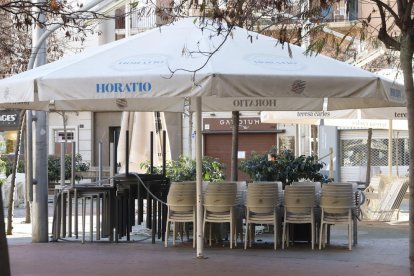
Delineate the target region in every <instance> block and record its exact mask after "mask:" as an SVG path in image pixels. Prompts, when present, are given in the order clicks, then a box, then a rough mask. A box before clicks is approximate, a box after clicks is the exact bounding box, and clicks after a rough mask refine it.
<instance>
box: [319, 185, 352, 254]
mask: <svg viewBox="0 0 414 276" xmlns="http://www.w3.org/2000/svg"><path fill="white" fill-rule="evenodd" d="M355 200H356V198H355V191H354V190H353V187H352V184H346V183H341V184H340V183H333V184H326V185H324V186H323V188H322V192H321V197H320V207H321V225H320V234H319V249H321V248H322V247H325V239H326V227H327V225H335V224H346V225H348V247H349V250H352V233H353V223H354V218H353V211H354V210H355V207H356V201H355Z"/></svg>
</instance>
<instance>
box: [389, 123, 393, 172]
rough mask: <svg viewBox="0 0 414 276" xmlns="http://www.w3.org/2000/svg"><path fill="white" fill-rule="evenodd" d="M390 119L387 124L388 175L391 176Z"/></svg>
mask: <svg viewBox="0 0 414 276" xmlns="http://www.w3.org/2000/svg"><path fill="white" fill-rule="evenodd" d="M392 132H393V130H392V120H389V126H388V176H392V163H393V162H392Z"/></svg>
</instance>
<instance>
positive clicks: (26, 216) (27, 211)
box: [21, 112, 32, 223]
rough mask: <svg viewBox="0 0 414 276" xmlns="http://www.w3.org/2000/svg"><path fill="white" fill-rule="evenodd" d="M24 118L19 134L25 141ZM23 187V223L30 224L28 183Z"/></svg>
mask: <svg viewBox="0 0 414 276" xmlns="http://www.w3.org/2000/svg"><path fill="white" fill-rule="evenodd" d="M25 114H26V112H25ZM24 118H25V119H24V121H23V125H22V130H21V133H22V137H26V139H27V136H26V131H27V130H26V120H27V117H26V116H24ZM25 145H26V144H25ZM26 152H27V148H26V146H25V153H26ZM24 160H25V162H26V160H27V159H26V158H25V159H24ZM25 168H27V166H25ZM25 173H27V171H25ZM25 179H26V178H25ZM24 187H25V193H24V201H25V202H24V204H25V207H26V210H25V211H26V212H25V220H24V223H30V222H31V221H32V219H31V214H30V199H29V192H28V191H29V189H28V183H25V185H24Z"/></svg>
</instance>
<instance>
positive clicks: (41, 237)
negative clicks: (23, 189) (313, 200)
mask: <svg viewBox="0 0 414 276" xmlns="http://www.w3.org/2000/svg"><path fill="white" fill-rule="evenodd" d="M32 1H33V3H35V4H36V3H38V4H40V5H42V3H44V2H45V0H32ZM35 13H36V14H38V19H39V22H46V15H45V14H44V13H43V12H42V11H41V10H39V9H36V10H35ZM35 26H36V27H35V28H34V30H33V45H37V42H38V41H40V38H41V37H42V35H43V34H44V33H45V28H39V27H38V24H35ZM34 52H36V53H37V56H36V55H34V57H36V59H34V58H31V59H30V61H31V62H33V63H32V64H36V66H41V65H43V64H46V43H45V42H44V41H43V42H41V44H39V45H38V47H35V48H34V49H32V53H34ZM34 61H36V62H34ZM31 66H33V65H30V64H29V67H28V69H31V68H32V67H31ZM36 118H37V120H36V124H35V126H36V134H35V138H36V142H35V149H36V150H35V156H34V158H33V160H34V162H35V166H34V168H35V171H34V177H35V178H36V183H37V184H36V186H35V187H33V222H32V242H48V207H47V204H48V192H47V188H48V177H47V172H48V167H47V153H48V149H47V130H48V126H47V114H46V112H44V111H36Z"/></svg>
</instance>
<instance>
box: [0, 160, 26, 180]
mask: <svg viewBox="0 0 414 276" xmlns="http://www.w3.org/2000/svg"><path fill="white" fill-rule="evenodd" d="M0 160H1V163H0V172H1V173H4V174H5V175H6V178H7V177H9V175H11V174H12V172H13V162H14V157H13V156H10V155H2V156H1V157H0ZM17 172H18V173H24V161H23V160H21V159H20V160H19V162H18V163H17Z"/></svg>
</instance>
